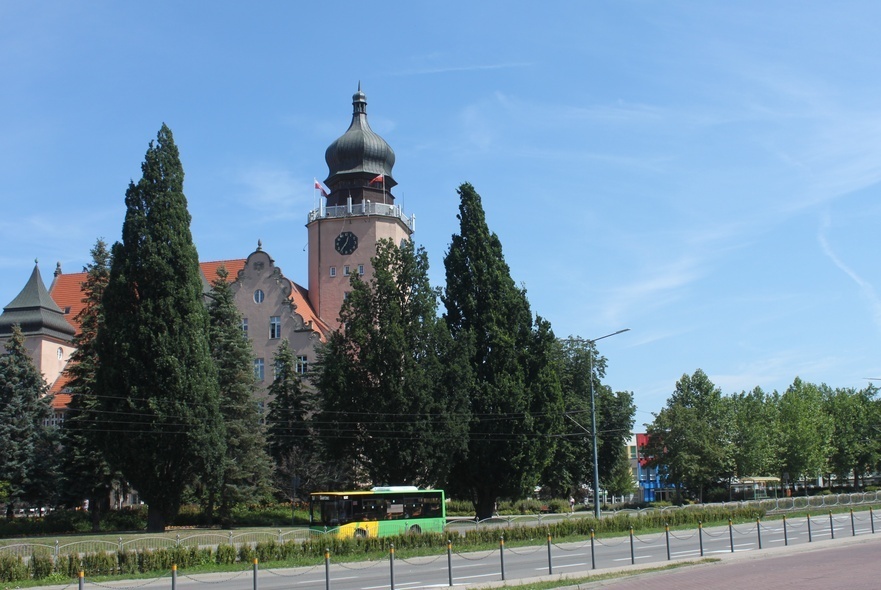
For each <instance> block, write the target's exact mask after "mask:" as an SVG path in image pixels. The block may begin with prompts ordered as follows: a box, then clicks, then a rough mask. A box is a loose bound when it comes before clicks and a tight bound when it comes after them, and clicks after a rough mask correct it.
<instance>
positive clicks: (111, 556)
mask: <svg viewBox="0 0 881 590" xmlns="http://www.w3.org/2000/svg"><path fill="white" fill-rule="evenodd" d="M82 564H83V569H82V571H83V572H85V574H86V575H87V576H112V575H113V574H115V573H117V568H118V567H119V560H118V559H117V556H116V552H113V553H106V552H104V551H99V552H97V553H85V554H83V557H82Z"/></svg>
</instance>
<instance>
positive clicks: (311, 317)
mask: <svg viewBox="0 0 881 590" xmlns="http://www.w3.org/2000/svg"><path fill="white" fill-rule="evenodd" d="M246 262H247V261H246V260H245V259H244V258H241V259H235V260H217V261H213V262H201V263H199V267H200V268H201V270H202V274H203V275H204V276H205V278H206V279H207V280H208V282H209V283H210V282H211V281H212V280H213V279H214V277H216V276H217V269H219V268H220V267H221V266H223V267H225V268H226V270H227V272H228V273H229V274H228V277H227V280H228V281H229V282H233V281H235V280H236V278H237V277H238V274H239V271H241V270H243V269H244V268H245V263H246ZM85 280H86V273H84V272H77V273H70V274H59V275H56V276H55V280H54V281H52V286H51V287H49V295H50V296H51V297H52V299H53V300H54V301H55V303H56V304H57V305H58V307H60V308H61V311H63V312H65V313H64V318H65V319H66V320H67V321H68V322H69V323H70V324H71V325H72V326H73V327H74V328H76V330H77V332H79V329H80V326H79V322H76V321H75V320H74V318H75V317H76V315H77V314H78V313H79V312H80V311H81V310H82V309H83V308H84V307H85V304H84V303H83V282H84V281H85ZM288 281H290V283H291V296H290V297H291V301H292V302H293V303H294V306H295V307H296V312H297V313H298V314H300V316H301V317H302V318H303V322H305V324H306V325H307V326H309V325H310V324H311V326H312V329H313V330H315V331H316V332H318V334H319V335H320V336H321V339H322V340H324V339H325V338H327V335H328V334H329V333H330V328H329V327H328V325H327V324H325V323H324V322H323V321H321V318H319V317H318V314H316V313H315V310H314V309H313V308H312V304H311V303H310V302H309V290H308V289H305V288H304V287H302V286H300V285H298V284H297V283H295V282H293V281H291V280H290V279H288ZM69 382H70V378H69V377H68V375H67V373H62V374H61V376H60V377H58V379H56V380H55V383H53V384H52V386H51V388H50V390H49V391H50V393H53V394H54V395H55V398H54V399H53V401H52V407H53V408H56V409H63V408H66V407H67V405H68V404H69V403H70V399H71V395H70V394H69V393H64V390H65V388H66V387H67V385H68V383H69Z"/></svg>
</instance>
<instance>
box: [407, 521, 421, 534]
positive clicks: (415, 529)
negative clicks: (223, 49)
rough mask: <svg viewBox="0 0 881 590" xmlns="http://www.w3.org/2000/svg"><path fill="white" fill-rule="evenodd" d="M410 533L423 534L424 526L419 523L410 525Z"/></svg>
mask: <svg viewBox="0 0 881 590" xmlns="http://www.w3.org/2000/svg"><path fill="white" fill-rule="evenodd" d="M410 534H411V535H421V534H422V527H421V526H419V525H418V524H414V525H413V526H411V527H410Z"/></svg>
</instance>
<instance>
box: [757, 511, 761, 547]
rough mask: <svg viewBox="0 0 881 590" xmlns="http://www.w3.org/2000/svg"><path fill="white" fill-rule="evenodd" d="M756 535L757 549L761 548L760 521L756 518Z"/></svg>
mask: <svg viewBox="0 0 881 590" xmlns="http://www.w3.org/2000/svg"><path fill="white" fill-rule="evenodd" d="M756 535H758V537H759V549H761V548H762V521H761V520H760V519H759V518H758V517H756Z"/></svg>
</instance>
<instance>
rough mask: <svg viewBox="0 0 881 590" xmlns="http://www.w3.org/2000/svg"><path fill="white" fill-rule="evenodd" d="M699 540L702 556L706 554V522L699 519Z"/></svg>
mask: <svg viewBox="0 0 881 590" xmlns="http://www.w3.org/2000/svg"><path fill="white" fill-rule="evenodd" d="M697 540H698V543H700V547H701V557H703V556H704V523H703V522H701V521H700V520H699V521H697Z"/></svg>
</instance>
